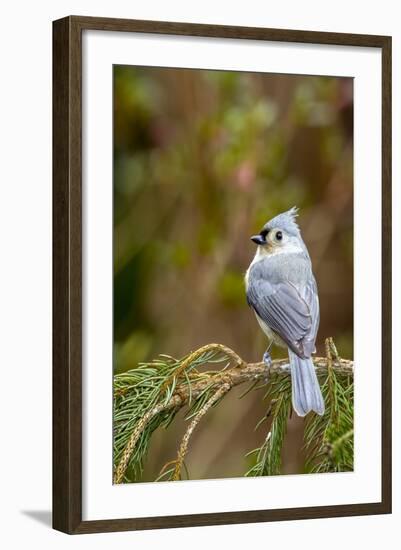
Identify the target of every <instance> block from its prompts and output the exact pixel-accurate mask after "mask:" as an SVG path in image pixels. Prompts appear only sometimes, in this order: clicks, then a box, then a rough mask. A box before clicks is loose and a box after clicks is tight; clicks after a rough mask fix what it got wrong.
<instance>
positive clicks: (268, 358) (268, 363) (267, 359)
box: [263, 351, 272, 367]
mask: <svg viewBox="0 0 401 550" xmlns="http://www.w3.org/2000/svg"><path fill="white" fill-rule="evenodd" d="M263 363H264V364H265V365H266V366H267V367H270V366H271V364H272V358H271V355H270V353H269V352H268V351H265V352H264V354H263Z"/></svg>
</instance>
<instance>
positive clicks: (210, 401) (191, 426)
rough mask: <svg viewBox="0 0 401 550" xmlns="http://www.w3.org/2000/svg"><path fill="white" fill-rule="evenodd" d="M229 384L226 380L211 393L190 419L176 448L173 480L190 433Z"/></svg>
mask: <svg viewBox="0 0 401 550" xmlns="http://www.w3.org/2000/svg"><path fill="white" fill-rule="evenodd" d="M230 389H231V386H230V384H228V383H227V382H225V383H224V384H223V385H222V386H220V388H219V389H218V390H217V391H216V392H215V393H214V394H213V395H212V397H211V398H210V399H208V401H206V403H205V404H204V405H203V407H202V408H201V410H200V411H199V412H198V414H197V415H196V416H195V418H194V419H193V420H192V422H191V423H190V424H189V426H188V428H187V431H186V432H185V434H184V437H183V438H182V441H181V445H180V448H179V450H178V454H177V459H176V462H175V468H174V474H173V478H172V479H173V481H177V480H178V479H180V476H181V468H182V463H183V462H184V458H185V455H186V454H187V452H188V444H189V440H190V438H191V435H192V433H193V432H194V430H195V428H196V426H197V425H198V424H199V422H200V421H201V420H202V418H203V417H204V416H205V414H206V413H207V411H208V410H209V409H210V408H211V407H212V406H213V405H214V404H215V403H216V402H217V401H218V400H219V399H221V398H222V397H223V395H225V394H226V393H227V392H228V391H230Z"/></svg>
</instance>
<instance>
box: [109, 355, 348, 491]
mask: <svg viewBox="0 0 401 550" xmlns="http://www.w3.org/2000/svg"><path fill="white" fill-rule="evenodd" d="M212 350H213V351H220V352H221V354H222V355H226V356H227V357H228V358H230V359H231V360H232V361H233V362H234V364H235V366H234V367H231V368H230V369H227V370H222V371H216V372H213V373H204V374H202V375H193V376H191V391H190V390H189V387H188V384H187V383H182V384H179V385H178V386H177V387H176V389H175V391H174V393H173V395H172V396H171V398H170V400H169V401H168V402H165V401H163V402H161V403H158V404H157V405H155V406H154V407H153V408H152V409H150V410H149V411H147V412H146V413H145V414H144V416H143V417H142V418H141V419H140V420H139V422H138V423H137V424H136V426H135V427H134V430H133V432H132V434H131V436H130V438H129V440H128V443H127V445H126V447H125V449H124V451H123V454H122V456H121V459H120V462H119V464H118V466H117V468H116V470H115V474H114V483H121V482H122V481H123V479H124V475H125V472H126V470H127V467H128V463H129V461H130V458H131V455H132V453H133V452H134V449H135V446H136V444H137V442H138V440H139V438H140V436H141V434H142V432H143V431H144V429H145V428H146V427H147V426H148V424H149V423H150V422H151V421H152V420H153V418H155V416H157V415H158V414H160V413H162V412H165V411H168V410H172V409H177V410H178V409H180V408H181V407H183V406H184V405H186V404H187V403H188V402H189V400H190V398H191V399H192V400H193V399H196V398H197V397H198V396H199V395H200V394H201V393H202V392H203V391H204V390H205V389H206V388H207V387H211V388H215V389H216V393H215V394H214V395H216V394H217V393H218V391H219V389H220V388H223V387H224V388H225V387H228V388H229V389H231V388H233V387H235V386H238V385H240V384H243V383H245V382H257V381H261V382H265V383H268V380H269V378H270V377H271V376H272V375H276V376H289V374H290V370H289V365H288V360H287V359H276V360H274V361H272V363H271V364H270V365H269V366H267V365H266V364H265V363H263V362H261V363H246V362H245V361H244V360H243V359H241V357H239V355H237V354H236V353H235V352H234V351H233V350H231V349H230V348H227V347H226V346H223V345H222V344H208V345H207V346H203V347H202V348H199V349H198V350H196V351H194V352H193V353H191V354H190V355H189V356H188V357H187V358H186V359H185V360H184V361H183V363H182V364H181V365H180V367H179V368H178V369H177V370H176V371H175V373H174V375H173V376H175V377H177V378H178V377H179V375H180V374H182V372H183V371H184V369H185V368H187V367H188V366H189V365H190V364H191V363H192V362H193V361H194V360H196V359H197V358H198V357H200V356H201V355H202V354H204V353H206V352H208V351H212ZM328 355H329V357H315V358H313V363H314V366H315V368H316V372H317V374H318V375H319V374H322V373H324V374H327V370H328V368H330V366H331V368H333V369H335V372H336V373H337V374H340V375H341V374H343V375H348V376H353V372H354V365H353V361H350V360H347V359H341V358H339V357H338V355H337V356H336V357H335V360H333V358H332V356H331V353H329V354H328ZM183 365H185V366H184V368H183ZM329 365H330V366H329ZM227 391H228V390H227ZM161 393H162V392H161ZM225 393H227V392H224V391H223V394H222V395H225ZM211 399H212V398H211ZM212 404H213V403H212ZM210 406H211V405H210ZM208 408H210V407H208ZM208 408H207V409H206V410H205V411H204V413H203V414H205V413H206V412H207V410H208ZM201 410H202V409H201ZM200 412H201V411H200ZM200 412H199V413H198V415H199V414H200ZM203 414H202V416H203ZM200 419H201V418H199V420H200ZM195 420H196V418H195V419H194V421H195ZM199 420H198V421H199ZM194 421H193V422H194ZM196 424H197V423H196ZM196 424H195V425H194V426H193V429H192V431H193V430H194V429H195V427H196ZM188 431H189V428H188ZM192 431H191V432H190V434H189V436H191V434H192ZM188 439H189V437H188ZM183 442H184V440H183ZM181 445H182V444H181ZM185 453H186V450H185V452H184V455H185Z"/></svg>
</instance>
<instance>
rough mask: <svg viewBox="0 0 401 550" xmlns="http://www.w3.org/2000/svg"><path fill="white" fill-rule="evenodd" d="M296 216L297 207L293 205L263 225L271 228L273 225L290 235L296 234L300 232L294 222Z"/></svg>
mask: <svg viewBox="0 0 401 550" xmlns="http://www.w3.org/2000/svg"><path fill="white" fill-rule="evenodd" d="M297 216H298V208H297V207H296V206H293V207H292V208H291V209H290V210H287V212H283V213H282V214H278V215H277V216H275V217H274V218H272V219H271V220H270V221H268V222H267V224H266V225H265V226H264V229H273V228H275V227H278V228H279V229H282V230H283V231H285V232H286V233H288V234H290V235H294V236H298V235H299V234H300V231H299V227H298V224H297V222H296V218H297Z"/></svg>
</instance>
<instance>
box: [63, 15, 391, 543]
mask: <svg viewBox="0 0 401 550" xmlns="http://www.w3.org/2000/svg"><path fill="white" fill-rule="evenodd" d="M86 29H91V30H106V31H125V32H137V33H156V34H166V35H182V36H202V37H219V38H239V39H245V40H268V41H282V42H296V43H312V44H332V45H347V46H357V47H370V48H380V49H381V51H382V216H383V221H382V223H383V240H382V315H383V317H382V320H383V325H382V449H381V451H382V497H381V501H380V502H372V503H368V504H350V505H348V504H345V505H335V506H315V507H308V508H289V509H276V510H252V511H241V512H224V513H206V514H193V515H183V516H162V517H148V518H130V519H104V520H96V521H82V513H81V512H82V503H81V496H82V441H81V439H82V428H81V422H82V387H81V374H82V370H81V369H82V364H81V361H82V353H81V352H82V344H81V337H82V308H81V299H82V274H81V266H82V257H81V256H82V241H81V234H82V204H81V200H82V198H81V123H82V119H81V117H82V113H81V101H82V97H81V70H82V69H81V55H82V46H81V38H82V31H83V30H86ZM390 512H391V37H389V36H373V35H358V34H339V33H331V32H311V31H302V30H282V29H264V28H250V27H227V26H220V25H198V24H188V23H172V22H161V21H137V20H125V19H106V18H97V17H79V16H71V17H65V18H63V19H59V20H57V21H54V22H53V527H54V528H55V529H58V530H60V531H63V532H65V533H69V534H75V533H95V532H107V531H127V530H136V529H160V528H167V527H188V526H200V525H221V524H235V523H256V522H265V521H281V520H290V519H308V518H325V517H338V516H358V515H367V514H386V513H390Z"/></svg>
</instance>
